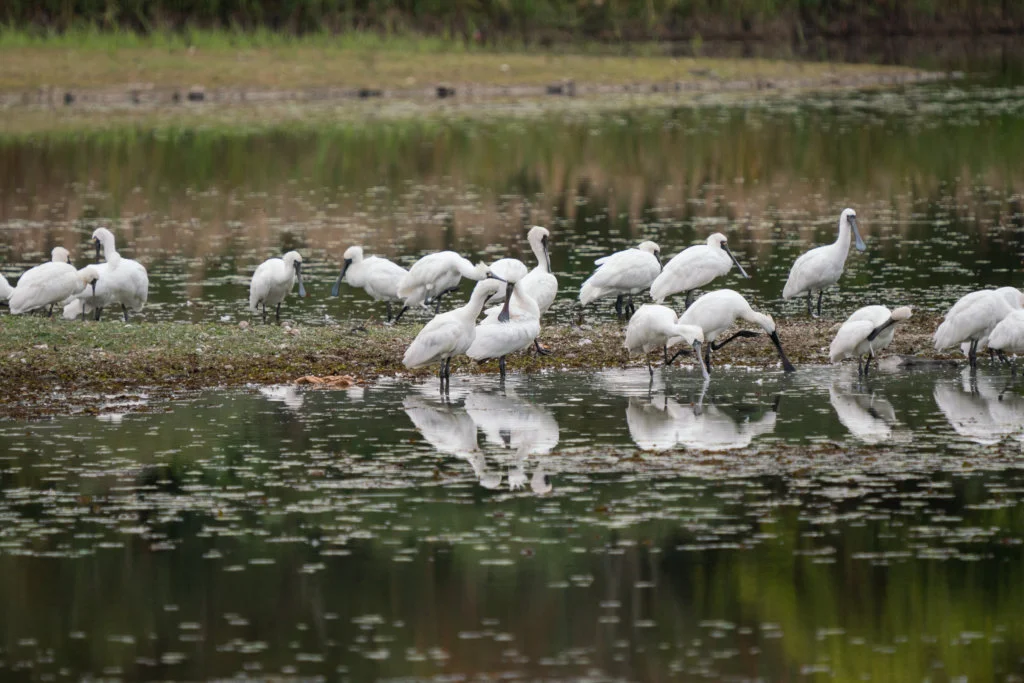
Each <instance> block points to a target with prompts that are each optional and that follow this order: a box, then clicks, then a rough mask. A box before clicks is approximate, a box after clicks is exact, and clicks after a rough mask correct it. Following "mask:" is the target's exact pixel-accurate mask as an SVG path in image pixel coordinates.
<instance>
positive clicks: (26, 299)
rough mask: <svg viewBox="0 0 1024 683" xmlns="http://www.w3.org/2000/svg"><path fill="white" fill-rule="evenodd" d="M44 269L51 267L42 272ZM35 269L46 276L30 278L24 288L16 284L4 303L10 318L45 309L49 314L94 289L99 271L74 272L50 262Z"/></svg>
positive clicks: (64, 264)
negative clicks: (84, 291) (59, 306)
mask: <svg viewBox="0 0 1024 683" xmlns="http://www.w3.org/2000/svg"><path fill="white" fill-rule="evenodd" d="M47 266H51V267H50V268H46V267H47ZM36 268H46V271H47V275H46V277H43V278H38V277H36V278H32V279H31V280H30V281H29V282H27V283H24V284H22V282H21V281H20V280H19V281H18V286H17V287H15V288H14V293H13V294H11V298H10V300H9V301H8V304H9V305H10V307H11V313H13V314H14V315H17V314H19V313H28V312H29V311H34V310H36V309H38V308H46V307H47V306H49V307H50V311H51V312H52V311H53V305H54V304H56V303H59V302H61V301H64V299H67V298H68V297H69V296H74V295H75V294H78V293H79V292H81V291H82V290H83V289H85V288H86V287H89V286H91V287H93V288H95V287H96V280H97V279H98V278H99V277H100V271H99V269H98V268H97V267H96V266H86V267H85V268H82V269H81V270H75V267H74V266H73V265H71V264H70V263H52V262H51V263H44V264H43V265H41V266H36ZM32 270H35V268H33V269H32ZM29 272H31V271H29ZM27 274H28V273H26V275H27ZM22 277H24V276H22Z"/></svg>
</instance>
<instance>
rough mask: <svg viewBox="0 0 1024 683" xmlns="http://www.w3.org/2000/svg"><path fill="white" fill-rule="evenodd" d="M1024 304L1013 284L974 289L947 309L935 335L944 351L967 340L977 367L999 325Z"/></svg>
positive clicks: (969, 358)
mask: <svg viewBox="0 0 1024 683" xmlns="http://www.w3.org/2000/svg"><path fill="white" fill-rule="evenodd" d="M1022 306H1024V294H1021V292H1020V291H1019V290H1017V289H1015V288H1013V287H1001V288H999V289H986V290H982V291H979V292H971V293H970V294H967V295H965V296H963V297H961V298H960V300H959V301H957V302H956V303H955V304H953V306H952V307H951V308H950V309H949V311H948V312H947V313H946V316H945V318H944V319H943V321H942V324H941V325H939V328H938V329H937V330H935V335H934V337H933V339H934V341H935V349H936V350H937V351H941V350H942V349H947V348H949V347H951V346H956V345H957V344H962V343H965V342H966V343H967V344H968V347H967V361H968V363H969V364H970V366H971V367H972V368H973V367H977V364H978V348H979V347H980V348H984V347H985V346H986V345H988V342H989V341H990V339H989V336H990V335H991V334H992V331H993V330H994V329H995V327H996V325H998V324H999V322H1000V321H1002V319H1003V318H1005V317H1006V316H1008V315H1009V314H1010V313H1011V312H1012V311H1015V310H1019V309H1020V308H1021V307H1022Z"/></svg>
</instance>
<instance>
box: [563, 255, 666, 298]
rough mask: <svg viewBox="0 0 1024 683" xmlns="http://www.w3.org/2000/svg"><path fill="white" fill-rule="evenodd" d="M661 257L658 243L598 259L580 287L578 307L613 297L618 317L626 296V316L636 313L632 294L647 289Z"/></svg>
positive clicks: (659, 264)
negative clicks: (595, 267)
mask: <svg viewBox="0 0 1024 683" xmlns="http://www.w3.org/2000/svg"><path fill="white" fill-rule="evenodd" d="M660 257H661V250H660V249H659V248H658V245H657V244H655V243H654V242H641V243H640V244H639V245H638V246H637V247H636V248H635V249H626V250H625V251H617V252H615V253H614V254H612V255H611V256H605V257H604V258H599V259H598V260H597V261H595V262H594V263H596V264H597V266H598V268H597V270H596V271H595V272H594V274H593V275H591V276H590V278H588V279H587V281H586V282H584V283H583V286H582V287H581V288H580V304H582V305H583V306H586V305H587V304H589V303H591V302H593V301H597V300H598V299H601V298H604V297H606V296H614V297H616V298H615V312H616V313H618V314H619V315H620V316H621V315H622V314H623V309H622V300H623V297H627V296H628V297H629V299H628V301H627V302H626V314H627V315H629V314H631V313H632V312H633V310H635V308H634V306H633V295H634V294H638V293H640V292H642V291H644V290H645V289H648V288H649V287H650V286H651V283H652V282H654V278H656V277H658V273H660V272H661V258H660Z"/></svg>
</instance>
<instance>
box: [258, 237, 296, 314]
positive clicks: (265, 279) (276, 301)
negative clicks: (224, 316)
mask: <svg viewBox="0 0 1024 683" xmlns="http://www.w3.org/2000/svg"><path fill="white" fill-rule="evenodd" d="M296 279H297V280H298V281H299V296H302V297H304V296H306V288H305V287H303V286H302V256H300V255H299V252H297V251H289V252H288V253H287V254H285V255H284V256H282V257H281V258H276V257H275V258H269V259H267V260H266V261H264V262H263V263H261V264H260V265H259V268H257V269H256V272H255V273H253V274H252V282H250V283H249V310H250V311H252V312H253V313H259V310H260V309H259V306H260V304H263V322H267V305H270V306H273V307H275V316H274V319H275V320H281V302H282V301H284V298H285V297H286V296H287V295H288V292H290V291H292V287H294V286H295V280H296Z"/></svg>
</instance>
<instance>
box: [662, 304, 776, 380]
mask: <svg viewBox="0 0 1024 683" xmlns="http://www.w3.org/2000/svg"><path fill="white" fill-rule="evenodd" d="M737 320H746V321H747V322H750V323H754V324H755V325H757V326H759V327H761V328H762V329H763V330H764V331H765V332H767V333H768V338H769V339H771V340H772V344H774V345H775V350H776V351H778V352H779V359H780V360H781V361H782V369H783V370H785V371H786V372H793V371H795V370H796V368H794V367H793V364H792V363H790V362H789V359H788V358H786V353H785V352H784V351H783V350H782V342H780V341H779V334H778V332H777V331H776V329H775V321H774V320H772V317H771V316H770V315H765V314H764V313H758V312H757V311H755V310H754V309H752V308H751V307H750V304H748V303H747V300H746V299H744V298H743V296H742V295H741V294H740V293H738V292H735V291H733V290H731V289H719V290H718V291H715V292H709V293H707V294H705V295H704V296H702V297H700V298H699V299H697V300H696V301H694V302H693V305H692V306H690V307H689V308H687V309H686V312H685V313H683V314H682V315H681V316H679V322H680V323H682V324H685V325H696V326H697V327H699V328H700V329H701V330H702V331H703V332H704V365H705V366H706V367H707V369H708V370H709V371H710V370H711V352H712V351H717V350H718V349H720V348H722V347H723V346H725V345H726V344H728V343H729V342H731V341H733V340H734V339H736V338H737V337H759V336H760V335H759V334H758V333H757V332H754V331H752V330H740V331H739V332H736V333H735V334H733V335H732V336H730V337H729V338H728V339H726V340H725V341H723V342H718V343H716V342H715V340H716V339H718V337H719V336H720V335H721V334H722V333H723V332H725V331H726V330H727V329H729V327H731V326H732V324H733V323H734V322H736V321H737ZM679 353H682V352H679ZM679 353H677V354H676V356H678V355H679ZM672 360H675V357H674V356H673V358H672ZM669 362H671V361H669Z"/></svg>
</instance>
